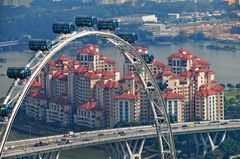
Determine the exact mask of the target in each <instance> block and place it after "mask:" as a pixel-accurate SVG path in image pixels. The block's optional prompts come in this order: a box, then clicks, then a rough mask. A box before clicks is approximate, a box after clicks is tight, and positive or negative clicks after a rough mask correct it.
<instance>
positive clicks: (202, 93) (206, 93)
mask: <svg viewBox="0 0 240 159" xmlns="http://www.w3.org/2000/svg"><path fill="white" fill-rule="evenodd" d="M216 94H217V92H216V91H214V90H212V89H203V90H200V91H198V92H197V93H196V96H200V97H206V96H210V95H216Z"/></svg>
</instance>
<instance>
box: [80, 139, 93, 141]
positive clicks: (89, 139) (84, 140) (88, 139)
mask: <svg viewBox="0 0 240 159" xmlns="http://www.w3.org/2000/svg"><path fill="white" fill-rule="evenodd" d="M90 140H92V139H82V141H90Z"/></svg>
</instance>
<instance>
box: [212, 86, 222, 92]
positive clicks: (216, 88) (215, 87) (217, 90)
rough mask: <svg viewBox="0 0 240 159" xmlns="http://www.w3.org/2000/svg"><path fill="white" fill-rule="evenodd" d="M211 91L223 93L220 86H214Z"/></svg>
mask: <svg viewBox="0 0 240 159" xmlns="http://www.w3.org/2000/svg"><path fill="white" fill-rule="evenodd" d="M213 90H215V91H216V92H222V91H224V88H223V87H222V86H221V85H220V84H215V85H214V86H213Z"/></svg>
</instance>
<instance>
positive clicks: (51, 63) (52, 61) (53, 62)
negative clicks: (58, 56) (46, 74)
mask: <svg viewBox="0 0 240 159" xmlns="http://www.w3.org/2000/svg"><path fill="white" fill-rule="evenodd" d="M47 64H48V65H55V64H56V63H55V61H54V60H50V61H48V63H47Z"/></svg>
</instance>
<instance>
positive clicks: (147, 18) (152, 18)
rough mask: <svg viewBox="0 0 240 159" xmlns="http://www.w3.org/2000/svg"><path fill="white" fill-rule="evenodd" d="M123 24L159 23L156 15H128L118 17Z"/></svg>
mask: <svg viewBox="0 0 240 159" xmlns="http://www.w3.org/2000/svg"><path fill="white" fill-rule="evenodd" d="M117 19H118V20H119V21H121V22H126V23H132V24H136V23H145V22H157V17H156V15H147V14H133V15H128V16H124V17H118V18H117Z"/></svg>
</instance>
